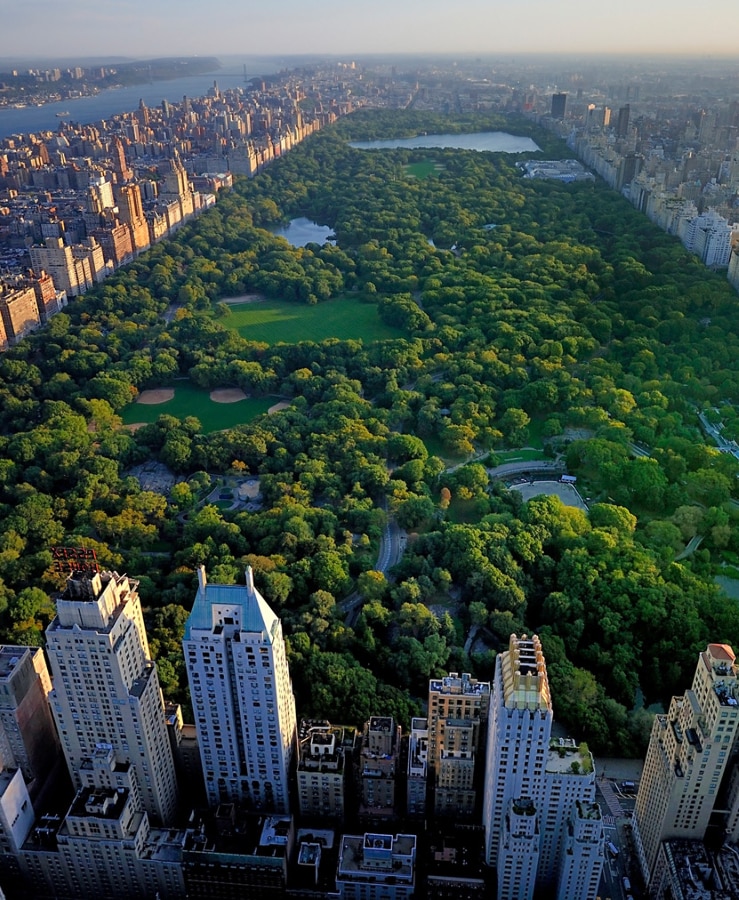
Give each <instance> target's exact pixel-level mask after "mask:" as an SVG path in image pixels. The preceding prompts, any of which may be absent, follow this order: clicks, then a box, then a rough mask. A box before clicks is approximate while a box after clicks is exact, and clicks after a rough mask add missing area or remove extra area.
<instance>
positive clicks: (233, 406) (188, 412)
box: [121, 381, 277, 434]
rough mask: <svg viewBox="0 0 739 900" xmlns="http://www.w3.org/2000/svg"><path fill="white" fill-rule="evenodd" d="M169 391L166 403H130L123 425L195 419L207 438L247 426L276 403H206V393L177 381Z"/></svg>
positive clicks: (259, 400)
mask: <svg viewBox="0 0 739 900" xmlns="http://www.w3.org/2000/svg"><path fill="white" fill-rule="evenodd" d="M173 387H174V397H173V398H172V399H171V400H168V401H167V402H166V403H155V404H151V405H149V404H145V403H130V404H129V405H128V406H126V407H125V408H124V409H123V410H122V411H121V418H122V419H123V424H124V425H134V424H136V423H138V422H143V423H145V424H150V423H152V422H156V420H157V419H158V418H159V416H163V415H167V416H174V417H175V418H176V419H186V418H187V417H188V416H195V418H196V419H198V420H199V421H200V424H201V425H202V426H203V433H204V434H210V433H211V432H213V431H223V430H224V429H226V428H233V427H234V426H235V425H244V424H245V423H247V422H251V421H252V419H255V418H256V417H257V416H259V415H261V414H262V413H266V412H267V410H268V409H269V408H270V406H272V405H273V404H274V403H276V402H277V401H276V400H275V398H274V397H247V399H246V400H239V401H238V402H237V403H214V402H213V401H212V400H211V399H210V391H206V390H202V389H201V388H197V387H195V386H194V385H192V384H190V383H189V382H187V381H177V382H175V383H174V385H173Z"/></svg>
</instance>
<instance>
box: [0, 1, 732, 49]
mask: <svg viewBox="0 0 739 900" xmlns="http://www.w3.org/2000/svg"><path fill="white" fill-rule="evenodd" d="M708 9H710V18H708V16H705V17H704V16H702V14H701V7H700V5H699V4H698V3H697V2H696V0H618V2H614V3H599V2H595V0H589V2H588V0H311V2H307V0H208V2H203V0H33V2H32V4H28V3H25V2H23V0H0V58H3V57H5V58H8V57H12V58H31V59H36V58H39V59H40V58H49V57H52V58H57V59H70V60H72V59H80V58H83V57H91V56H94V57H98V56H106V55H110V56H119V57H120V56H123V57H134V58H153V57H159V56H195V55H201V56H219V55H226V54H229V55H232V54H244V55H252V56H253V55H259V56H271V55H287V54H305V53H316V54H331V55H339V56H342V55H346V56H349V55H361V54H363V53H364V54H377V53H424V54H427V53H428V54H432V53H452V54H454V53H459V54H479V55H487V54H505V55H508V54H515V53H525V52H526V53H540V52H543V53H557V52H559V53H573V54H575V53H576V54H591V53H592V54H602V53H628V54H639V55H642V54H688V55H698V56H700V55H711V56H714V57H715V56H722V55H733V56H735V55H736V26H735V24H734V23H735V21H736V4H735V3H734V2H733V0H713V2H712V3H711V4H710V6H709V7H708ZM722 23H723V24H722Z"/></svg>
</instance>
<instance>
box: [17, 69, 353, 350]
mask: <svg viewBox="0 0 739 900" xmlns="http://www.w3.org/2000/svg"><path fill="white" fill-rule="evenodd" d="M357 79H358V76H357V75H356V73H355V72H354V70H353V69H352V68H351V67H350V66H349V67H343V68H339V67H336V66H334V67H332V68H330V69H326V70H316V71H315V72H313V73H312V74H310V75H307V74H305V73H303V74H302V75H301V76H298V75H285V76H284V77H282V78H279V79H278V80H277V81H275V82H274V83H273V84H269V85H268V84H266V83H264V84H262V85H261V87H260V88H259V89H257V90H253V91H252V90H245V89H243V88H238V89H235V90H229V91H225V92H222V91H221V90H220V89H219V88H218V85H217V84H216V83H214V84H213V87H212V88H211V89H210V90H209V92H208V95H207V96H205V97H201V98H199V99H195V100H194V99H190V98H187V97H184V98H183V100H182V103H169V102H167V101H163V102H162V104H161V106H159V107H156V108H148V107H147V106H146V105H145V104H144V103H143V101H141V103H140V104H139V108H138V109H137V110H135V111H133V112H130V113H122V114H120V115H116V116H114V117H113V118H111V119H110V120H105V121H102V122H97V123H95V124H90V125H80V124H77V123H73V122H63V123H61V124H60V125H59V128H58V129H57V130H56V131H53V132H43V133H40V134H31V135H14V136H12V137H10V138H5V139H4V140H1V141H0V351H1V350H4V349H6V348H7V347H8V346H12V345H13V344H14V343H16V342H17V341H18V340H20V339H21V338H22V337H23V336H24V335H26V334H28V332H29V331H31V330H32V329H34V328H36V327H38V326H39V325H40V324H42V323H44V322H46V321H47V319H48V317H49V316H51V315H53V314H54V313H55V312H57V311H59V310H60V309H62V308H63V307H64V306H65V305H66V304H67V302H68V301H69V300H70V299H71V298H73V297H76V296H78V295H80V294H84V293H85V292H86V291H87V290H88V289H89V288H91V287H92V286H93V285H95V284H98V283H100V282H101V281H102V280H103V279H105V278H106V277H107V276H108V275H109V274H110V273H111V272H113V271H114V270H115V269H117V268H118V267H119V266H122V265H125V264H126V263H128V262H130V261H131V260H133V259H134V258H135V257H136V256H137V255H138V254H139V253H142V252H143V251H144V250H147V249H148V248H149V247H150V246H151V245H152V244H154V243H156V242H157V241H160V240H162V239H163V238H166V237H169V236H171V235H172V234H173V233H174V232H175V231H176V230H177V229H178V228H179V227H180V226H181V225H182V224H183V223H185V222H187V221H188V220H189V219H190V218H192V217H193V216H195V215H197V214H198V213H199V212H201V211H202V210H204V209H207V208H209V207H210V206H212V205H213V204H214V203H215V194H216V193H217V191H218V190H220V189H221V188H227V187H230V186H231V184H232V182H233V176H234V175H248V176H251V175H254V174H255V173H256V172H257V171H259V169H261V168H262V167H263V166H265V165H267V164H269V163H270V162H271V161H272V160H274V159H276V158H277V157H279V156H281V155H283V154H284V153H286V152H288V151H289V150H290V149H291V148H292V147H293V146H295V145H296V144H297V143H299V142H300V141H302V140H303V139H304V138H305V137H307V136H308V135H310V134H313V133H315V132H316V131H318V130H319V129H320V128H321V127H322V126H324V125H325V124H328V123H330V122H333V121H335V120H336V118H337V117H338V116H340V115H343V114H345V113H347V112H350V111H351V110H352V109H354V108H355V107H356V106H357V105H360V103H361V102H362V101H361V99H356V97H355V95H356V93H357V92H356V90H355V91H354V92H353V90H352V88H356V85H355V82H356V81H357ZM49 278H50V279H51V282H49V281H48V279H49ZM40 279H41V280H43V281H44V284H45V285H47V284H50V285H51V287H46V286H45V287H44V290H46V292H47V294H48V296H46V298H45V299H43V300H42V299H39V298H38V294H39V288H38V287H37V283H38V282H39V280H40ZM32 288H34V289H35V291H36V295H37V300H36V302H35V303H34V302H32V296H31V289H32ZM51 290H53V291H54V296H53V297H51V294H50V292H51Z"/></svg>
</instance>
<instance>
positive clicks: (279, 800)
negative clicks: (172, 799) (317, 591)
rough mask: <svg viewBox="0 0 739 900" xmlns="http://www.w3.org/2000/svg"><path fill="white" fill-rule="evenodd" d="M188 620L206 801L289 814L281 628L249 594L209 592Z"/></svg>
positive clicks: (291, 734) (288, 706)
mask: <svg viewBox="0 0 739 900" xmlns="http://www.w3.org/2000/svg"><path fill="white" fill-rule="evenodd" d="M198 579H199V586H198V592H197V596H196V597H195V603H194V605H193V608H192V612H191V613H190V617H189V618H188V620H187V625H186V627H185V637H184V642H183V643H184V650H185V664H186V666H187V674H188V679H189V681H190V695H191V697H192V705H193V713H194V716H195V726H196V728H197V732H198V741H199V744H200V754H201V758H202V762H203V774H204V777H205V787H206V794H207V797H208V801H209V803H210V804H211V805H213V806H215V805H217V804H219V803H223V802H238V803H243V804H245V805H246V806H250V807H252V808H253V809H255V810H260V811H262V810H263V811H265V812H276V813H287V812H289V809H290V794H289V778H290V772H291V769H292V767H293V765H294V762H295V759H296V750H297V747H296V745H297V724H296V719H295V698H294V697H293V692H292V684H291V682H290V672H289V670H288V665H287V658H286V656H285V641H284V639H283V637H282V625H281V623H280V620H279V619H278V618H277V616H276V614H275V613H274V612H273V611H272V609H270V607H269V605H268V604H267V602H266V601H265V599H264V598H263V597H262V595H261V594H260V593H259V591H257V589H256V588H255V587H254V580H253V575H252V570H251V568H248V569H247V570H246V585H245V586H239V585H231V584H208V581H207V578H206V574H205V569H204V568H203V567H202V566H201V567H200V569H199V571H198Z"/></svg>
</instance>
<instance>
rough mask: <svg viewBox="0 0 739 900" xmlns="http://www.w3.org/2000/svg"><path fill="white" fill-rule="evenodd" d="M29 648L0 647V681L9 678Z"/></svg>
mask: <svg viewBox="0 0 739 900" xmlns="http://www.w3.org/2000/svg"><path fill="white" fill-rule="evenodd" d="M30 649H31V648H29V647H12V646H11V647H0V680H4V679H6V678H9V677H10V676H11V675H12V674H13V672H14V671H15V670H16V668H17V667H18V664H19V663H20V661H21V660H22V659H23V657H24V656H25V654H26V652H27V651H29V650H30Z"/></svg>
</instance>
